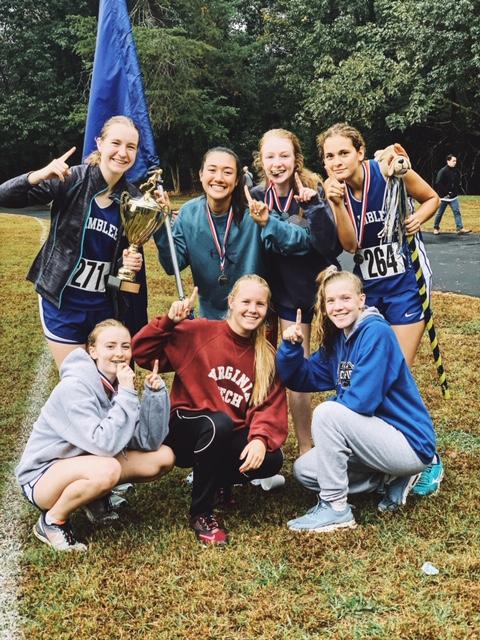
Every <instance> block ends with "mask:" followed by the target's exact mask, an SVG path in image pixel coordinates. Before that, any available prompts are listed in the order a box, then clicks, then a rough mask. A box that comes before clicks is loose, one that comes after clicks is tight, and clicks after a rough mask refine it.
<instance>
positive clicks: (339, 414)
mask: <svg viewBox="0 0 480 640" xmlns="http://www.w3.org/2000/svg"><path fill="white" fill-rule="evenodd" d="M348 411H349V409H347V408H346V407H344V406H343V405H342V404H340V403H339V402H328V401H327V402H322V404H320V405H318V407H316V408H315V410H314V412H313V419H312V436H313V440H314V442H315V436H318V435H319V434H322V433H325V431H328V430H331V429H335V428H336V427H337V426H338V425H339V424H341V422H342V421H343V420H345V417H346V413H347V412H348Z"/></svg>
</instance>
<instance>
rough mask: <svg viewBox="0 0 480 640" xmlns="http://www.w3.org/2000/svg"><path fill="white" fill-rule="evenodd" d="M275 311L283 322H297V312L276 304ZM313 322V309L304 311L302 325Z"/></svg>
mask: <svg viewBox="0 0 480 640" xmlns="http://www.w3.org/2000/svg"><path fill="white" fill-rule="evenodd" d="M275 309H276V311H277V313H278V315H279V317H280V318H281V319H282V320H290V322H295V321H296V319H297V310H296V309H291V308H290V307H284V306H283V305H281V304H275ZM312 320H313V307H309V308H308V309H302V323H303V324H311V323H312Z"/></svg>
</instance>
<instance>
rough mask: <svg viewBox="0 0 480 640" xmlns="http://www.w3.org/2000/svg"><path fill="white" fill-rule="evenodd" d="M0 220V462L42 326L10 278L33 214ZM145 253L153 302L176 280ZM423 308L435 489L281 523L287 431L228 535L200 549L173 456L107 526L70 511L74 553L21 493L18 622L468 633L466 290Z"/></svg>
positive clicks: (66, 634) (49, 628) (96, 630)
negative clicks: (439, 476) (318, 518)
mask: <svg viewBox="0 0 480 640" xmlns="http://www.w3.org/2000/svg"><path fill="white" fill-rule="evenodd" d="M0 229H1V230H2V236H3V242H2V247H3V254H4V255H3V259H2V268H3V269H2V272H3V276H2V277H3V285H4V286H3V287H2V290H1V294H0V295H1V299H2V304H3V309H4V310H5V313H4V314H3V318H4V320H3V323H4V334H3V337H2V338H1V345H2V347H3V354H4V357H3V359H2V363H1V365H0V366H1V367H2V380H3V382H2V385H1V388H0V393H1V394H2V396H1V399H2V401H3V402H4V406H5V403H6V405H7V408H8V410H7V415H6V419H5V422H4V423H3V429H2V432H1V435H0V442H1V444H2V446H1V448H0V451H1V453H0V455H1V456H2V461H3V465H4V466H3V468H4V470H5V469H6V466H7V465H8V460H9V455H10V452H11V450H12V446H13V445H14V442H15V433H16V431H15V430H16V428H17V425H18V421H19V420H20V419H21V415H22V412H23V411H24V406H25V402H26V401H27V400H28V389H29V383H30V380H31V376H30V374H31V371H32V369H33V363H34V362H35V359H36V358H37V357H38V353H39V350H40V349H41V343H42V339H41V336H40V328H39V323H38V320H37V313H36V298H35V295H34V293H33V289H32V288H31V286H30V285H29V284H27V283H24V282H23V275H24V273H25V272H26V270H27V265H28V264H29V262H30V261H31V258H32V256H33V255H34V253H35V251H36V241H37V237H38V233H37V223H36V222H35V221H33V220H31V219H26V218H15V219H13V218H11V217H7V216H0ZM7 238H8V247H7V250H6V247H5V244H6V243H5V239H7ZM11 247H14V248H15V250H14V251H11V249H9V248H11ZM147 262H148V271H149V283H150V314H151V315H154V314H156V313H159V312H163V311H165V310H166V309H167V306H168V304H169V303H170V301H171V299H172V297H173V296H174V295H175V286H174V280H173V278H171V277H166V276H165V275H164V274H163V273H162V272H161V270H160V269H159V268H158V263H157V261H156V256H155V250H154V247H153V246H152V245H151V244H149V245H148V247H147ZM190 286H191V282H190V280H188V279H187V282H186V287H187V289H188V288H189V287H190ZM434 308H435V313H436V322H437V326H438V329H439V332H440V337H441V347H442V352H443V355H444V360H445V364H446V368H447V374H448V378H449V381H450V385H451V390H452V399H451V400H450V401H448V402H446V401H444V400H443V399H442V396H441V392H440V388H439V387H438V385H437V384H436V377H435V375H436V374H435V369H434V366H433V361H432V358H431V355H430V352H429V348H428V343H427V341H426V340H425V342H424V344H423V346H422V349H421V353H420V354H419V358H418V361H417V364H416V365H415V370H414V373H415V376H416V378H417V380H418V382H419V385H420V387H421V390H422V393H423V395H424V398H425V401H426V403H427V405H428V407H429V409H430V411H431V413H432V415H433V417H434V420H435V423H436V425H437V428H438V435H439V449H440V452H441V453H442V455H443V457H444V460H445V464H446V478H445V481H444V483H443V485H442V491H441V492H440V493H439V495H438V496H436V497H434V498H431V499H425V500H414V499H412V500H410V501H409V504H408V505H407V507H406V508H405V509H404V510H403V511H402V513H400V514H398V515H392V514H390V515H387V516H379V515H378V514H377V512H376V502H375V499H374V498H373V497H368V496H367V497H364V498H361V499H356V500H355V504H356V506H357V509H356V517H357V520H358V522H359V524H360V526H359V527H358V528H357V529H356V530H353V531H348V532H339V533H336V534H333V535H325V536H324V537H322V536H308V535H307V536H303V535H295V534H293V533H290V532H289V531H288V530H287V529H286V527H285V522H286V521H287V520H288V518H290V517H292V516H294V515H295V514H297V513H302V512H303V511H304V510H305V509H306V508H307V507H309V506H310V505H311V504H312V503H313V497H312V496H311V495H309V494H307V492H306V491H304V490H303V489H301V488H300V487H299V486H297V485H296V484H295V483H294V481H293V480H292V478H291V463H292V461H293V459H294V457H295V446H294V442H293V439H292V438H290V440H289V442H288V444H287V447H286V454H287V462H286V466H285V472H286V475H287V484H286V487H285V489H284V490H283V491H281V492H279V493H276V494H273V493H263V492H262V491H260V490H258V489H257V488H254V487H251V486H247V487H245V488H241V489H238V490H237V502H238V506H239V508H238V510H235V511H234V512H232V513H231V514H228V515H227V516H226V523H227V525H228V528H229V529H230V531H231V544H230V546H229V547H228V548H227V549H225V550H218V549H203V548H201V547H199V546H198V545H197V543H196V542H195V541H194V538H193V535H192V533H191V532H190V530H189V529H188V527H187V520H186V513H187V508H188V488H187V487H186V485H185V483H184V482H183V478H184V476H185V472H184V471H181V470H176V471H174V472H172V473H171V474H170V475H169V476H167V477H166V478H165V479H164V480H163V481H161V482H159V483H156V484H152V485H149V486H144V487H139V488H138V489H137V491H136V494H135V496H134V498H133V499H132V500H131V509H130V510H129V511H128V512H126V513H124V514H123V516H122V519H121V522H120V523H119V524H116V525H115V526H112V527H109V528H103V529H94V528H92V527H91V525H89V523H88V522H87V520H86V519H85V518H84V516H83V515H82V514H79V515H77V516H76V517H75V526H76V528H77V529H78V532H79V534H80V537H82V538H84V539H86V540H87V541H88V543H89V551H88V554H86V555H85V556H83V557H78V556H74V555H60V556H58V555H55V554H54V553H52V552H51V551H50V550H49V549H48V548H46V547H44V546H42V545H40V544H39V543H38V542H37V541H36V540H35V539H33V538H32V537H31V536H30V527H31V525H32V524H33V521H34V518H35V514H34V511H33V509H29V508H28V507H26V508H25V519H24V526H23V527H22V529H21V530H20V531H19V535H20V536H21V537H22V540H23V544H24V555H23V559H22V564H23V576H24V577H23V580H22V584H21V597H22V600H21V605H22V610H23V613H24V616H25V618H26V627H25V637H26V638H28V640H37V639H43V638H51V637H57V638H62V639H65V640H67V639H72V640H73V639H75V640H87V639H90V638H95V639H96V640H112V639H122V640H123V639H127V638H128V639H134V640H137V639H138V640H140V639H142V640H161V639H165V640H170V639H179V640H180V639H182V640H183V639H188V640H190V639H192V640H193V639H196V638H208V639H218V638H221V639H226V640H230V639H232V640H233V639H234V638H235V639H237V638H239V637H241V638H245V639H247V640H249V639H265V640H272V639H279V640H280V639H285V640H310V639H316V638H331V639H334V640H343V639H360V638H361V639H368V640H370V639H382V640H383V639H387V638H388V639H389V640H397V639H398V640H400V639H402V640H405V639H410V640H437V639H445V640H446V639H451V640H459V639H464V638H465V639H467V638H469V639H474V638H479V637H480V634H479V629H480V613H479V604H478V603H479V601H480V560H479V558H480V526H479V525H480V515H479V509H478V493H479V476H478V460H479V454H480V427H479V424H478V408H479V395H478V394H479V392H478V380H477V374H476V368H477V367H476V363H477V362H478V361H479V357H480V344H479V339H478V338H479V332H480V322H479V320H478V318H479V317H480V300H479V299H476V298H469V297H466V296H459V295H453V294H435V295H434ZM5 354H8V357H5ZM12 383H13V384H12ZM317 399H318V398H317ZM425 560H429V561H431V562H432V563H433V564H434V565H435V566H437V567H438V568H439V569H440V574H439V575H438V576H436V577H427V576H425V575H424V574H422V573H421V571H420V567H421V565H422V564H423V562H424V561H425Z"/></svg>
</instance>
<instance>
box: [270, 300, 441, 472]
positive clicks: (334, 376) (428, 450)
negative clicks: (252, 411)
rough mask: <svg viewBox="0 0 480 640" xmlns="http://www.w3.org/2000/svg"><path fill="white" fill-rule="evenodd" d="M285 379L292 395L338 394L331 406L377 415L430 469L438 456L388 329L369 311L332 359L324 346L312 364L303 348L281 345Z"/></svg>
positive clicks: (280, 368)
mask: <svg viewBox="0 0 480 640" xmlns="http://www.w3.org/2000/svg"><path fill="white" fill-rule="evenodd" d="M277 368H278V373H279V375H280V378H281V380H282V381H283V383H284V384H285V386H286V387H288V388H289V389H292V390H293V391H328V390H330V389H335V390H336V395H335V396H334V397H332V398H330V399H329V401H330V402H340V403H341V404H343V405H344V406H345V407H348V408H349V409H351V410H352V411H355V412H356V413H360V414H362V415H365V416H376V417H377V418H381V419H382V420H384V421H385V422H387V423H388V424H390V425H392V426H393V427H395V428H396V429H398V430H399V431H401V432H402V433H403V435H404V436H405V438H406V439H407V440H408V442H409V444H410V446H411V447H412V449H413V450H414V451H415V453H416V454H417V456H418V457H419V458H420V459H421V460H422V462H424V463H425V464H429V463H430V462H431V461H432V458H433V456H434V453H435V433H434V430H433V424H432V420H431V418H430V414H429V413H428V411H427V408H426V407H425V404H424V402H423V400H422V398H421V396H420V392H419V391H418V388H417V385H416V384H415V381H414V379H413V376H412V374H411V373H410V369H409V368H408V366H407V363H406V362H405V358H404V357H403V354H402V351H401V349H400V346H399V344H398V340H397V337H396V336H395V334H394V332H393V330H392V328H391V327H390V325H389V324H388V323H387V322H386V320H384V318H383V317H382V316H381V315H380V313H378V311H377V310H376V309H375V308H374V307H370V308H367V309H366V310H365V311H364V312H363V313H362V315H361V316H360V317H359V319H358V320H357V322H356V323H355V325H354V326H353V328H352V331H351V332H350V333H349V335H348V337H347V336H345V334H344V332H343V331H342V332H339V333H338V336H337V338H336V340H335V343H334V346H333V350H332V352H331V354H327V353H326V351H325V349H324V348H323V347H322V348H321V349H319V350H318V351H316V352H315V353H314V354H313V355H312V356H311V357H310V358H309V359H308V360H307V359H305V358H304V357H303V349H302V346H301V345H299V344H291V343H290V342H285V341H284V342H282V344H281V345H280V348H279V350H278V353H277Z"/></svg>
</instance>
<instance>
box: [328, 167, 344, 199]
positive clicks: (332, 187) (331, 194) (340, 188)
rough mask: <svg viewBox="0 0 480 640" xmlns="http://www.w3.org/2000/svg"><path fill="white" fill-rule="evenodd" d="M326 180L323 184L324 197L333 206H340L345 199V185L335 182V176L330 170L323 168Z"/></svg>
mask: <svg viewBox="0 0 480 640" xmlns="http://www.w3.org/2000/svg"><path fill="white" fill-rule="evenodd" d="M325 170H326V172H327V175H328V178H327V179H326V180H325V182H324V183H323V188H324V190H325V196H326V198H327V200H330V201H331V202H333V204H342V203H343V199H344V197H345V183H344V182H340V181H339V180H337V178H336V177H335V175H334V174H333V172H332V171H330V169H327V167H325Z"/></svg>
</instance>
